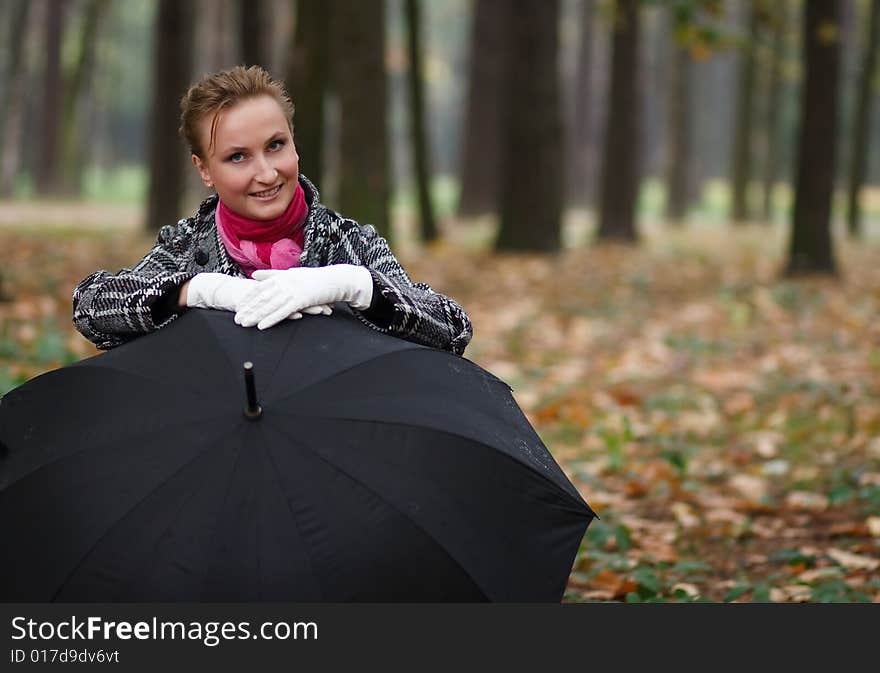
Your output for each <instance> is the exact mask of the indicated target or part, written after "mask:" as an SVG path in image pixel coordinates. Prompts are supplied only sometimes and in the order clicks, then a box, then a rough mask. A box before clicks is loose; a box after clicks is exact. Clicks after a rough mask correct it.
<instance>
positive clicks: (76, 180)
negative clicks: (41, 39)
mask: <svg viewBox="0 0 880 673" xmlns="http://www.w3.org/2000/svg"><path fill="white" fill-rule="evenodd" d="M107 6H108V0H89V3H88V4H87V5H86V8H85V10H84V11H85V18H84V19H83V27H82V31H81V32H80V35H79V38H80V39H79V49H78V58H77V61H76V64H75V65H74V67H73V71H72V72H71V73H70V75H69V77H67V78H65V85H64V101H63V108H62V111H61V171H62V172H61V192H62V193H64V194H66V195H68V196H73V195H78V194H79V193H80V190H81V188H82V179H83V170H82V168H83V163H84V159H85V157H84V153H85V145H86V143H85V142H84V141H83V131H82V127H83V124H82V123H81V117H82V113H81V111H80V108H81V106H82V104H83V99H84V98H85V96H86V92H87V91H88V89H89V87H90V86H91V79H92V70H93V69H94V61H95V44H96V42H97V39H96V36H97V33H98V26H99V24H100V21H101V17H102V15H103V14H104V12H105V10H106V9H107Z"/></svg>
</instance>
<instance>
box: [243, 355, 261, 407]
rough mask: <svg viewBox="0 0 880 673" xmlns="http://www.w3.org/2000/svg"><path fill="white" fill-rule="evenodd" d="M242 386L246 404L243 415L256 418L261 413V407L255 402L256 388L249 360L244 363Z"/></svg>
mask: <svg viewBox="0 0 880 673" xmlns="http://www.w3.org/2000/svg"><path fill="white" fill-rule="evenodd" d="M244 387H245V392H246V393H247V406H246V407H245V409H244V415H245V416H246V417H247V418H249V419H251V420H254V419H257V418H259V417H260V416H261V415H262V414H263V409H262V407H260V405H259V404H258V403H257V389H256V386H255V385H254V366H253V364H252V363H250V362H245V363H244Z"/></svg>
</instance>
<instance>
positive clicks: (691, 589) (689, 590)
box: [672, 582, 700, 598]
mask: <svg viewBox="0 0 880 673" xmlns="http://www.w3.org/2000/svg"><path fill="white" fill-rule="evenodd" d="M676 591H684V592H685V593H686V594H687V595H688V596H690V597H691V598H699V597H700V590H699V589H698V588H697V587H696V586H695V585H693V584H688V583H687V582H677V583H676V584H673V585H672V593H675V592H676Z"/></svg>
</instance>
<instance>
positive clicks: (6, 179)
mask: <svg viewBox="0 0 880 673" xmlns="http://www.w3.org/2000/svg"><path fill="white" fill-rule="evenodd" d="M30 6H31V3H30V0H18V3H17V4H16V5H15V6H14V8H13V9H12V12H11V14H12V20H11V21H10V24H9V26H8V27H7V30H8V31H9V38H8V39H9V42H8V44H9V61H8V66H7V68H8V69H7V71H6V86H5V87H4V96H5V98H6V106H5V107H6V115H5V117H4V118H3V135H2V140H3V149H2V152H0V196H9V195H10V194H12V192H13V190H14V188H15V178H16V174H17V173H18V170H19V167H20V164H21V129H22V124H23V121H24V97H25V96H24V88H25V68H24V67H23V62H24V60H25V56H26V51H27V49H26V40H25V37H26V35H27V32H28V25H29V23H30V21H29V18H30Z"/></svg>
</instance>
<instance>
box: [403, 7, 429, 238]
mask: <svg viewBox="0 0 880 673" xmlns="http://www.w3.org/2000/svg"><path fill="white" fill-rule="evenodd" d="M419 4H420V0H406V4H405V8H406V25H407V38H408V39H407V51H408V52H409V71H408V73H407V83H408V85H409V118H410V131H411V133H412V148H413V158H414V160H415V173H416V175H415V178H416V191H417V193H418V203H419V215H420V216H421V232H422V240H424V241H433V240H435V239H436V238H437V222H436V218H435V216H434V206H433V204H432V203H431V171H430V164H431V161H430V157H429V156H428V137H427V136H428V134H427V130H426V126H427V120H426V113H425V83H424V78H423V75H422V32H421V11H420V6H419Z"/></svg>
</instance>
